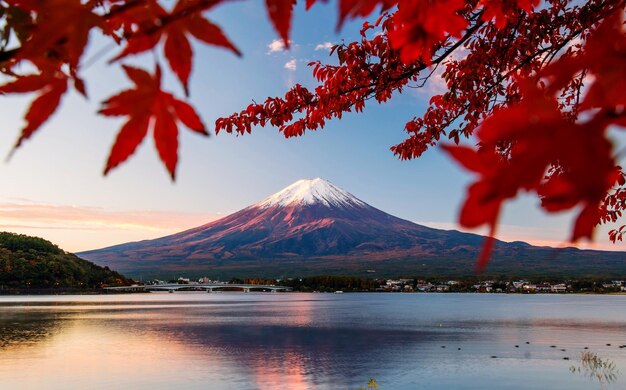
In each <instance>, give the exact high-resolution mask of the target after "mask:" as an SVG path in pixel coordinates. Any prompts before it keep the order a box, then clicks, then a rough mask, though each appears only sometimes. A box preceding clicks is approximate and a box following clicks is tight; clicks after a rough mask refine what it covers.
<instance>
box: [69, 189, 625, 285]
mask: <svg viewBox="0 0 626 390" xmlns="http://www.w3.org/2000/svg"><path fill="white" fill-rule="evenodd" d="M482 241H483V237H481V236H478V235H475V234H467V233H461V232H458V231H446V230H439V229H432V228H429V227H426V226H421V225H418V224H415V223H413V222H410V221H407V220H403V219H400V218H397V217H394V216H392V215H390V214H387V213H385V212H383V211H381V210H379V209H376V208H374V207H372V206H370V205H368V204H367V203H365V202H363V201H362V200H360V199H358V198H357V197H355V196H354V195H352V194H350V193H348V192H346V191H344V190H343V189H341V188H339V187H337V186H335V185H333V184H332V183H330V182H328V181H326V180H323V179H320V178H317V179H311V180H299V181H297V182H295V183H293V184H291V185H290V186H288V187H286V188H284V189H283V190H281V191H279V192H277V193H275V194H274V195H271V196H269V197H267V198H265V199H263V200H262V201H260V202H259V203H256V204H254V205H251V206H249V207H246V208H245V209H242V210H240V211H238V212H236V213H233V214H231V215H229V216H227V217H224V218H222V219H219V220H217V221H213V222H210V223H208V224H206V225H203V226H199V227H197V228H193V229H190V230H187V231H183V232H181V233H177V234H173V235H170V236H166V237H162V238H158V239H154V240H146V241H140V242H131V243H127V244H121V245H116V246H112V247H108V248H104V249H98V250H93V251H88V252H83V253H80V254H79V255H80V256H81V257H84V258H86V259H88V260H91V261H93V262H95V263H97V264H101V265H107V266H109V267H111V268H112V269H115V270H118V271H121V272H126V273H129V274H130V275H138V274H143V275H147V274H154V275H156V274H165V273H168V272H173V271H177V272H178V271H180V272H198V273H205V274H211V275H214V274H215V272H218V271H219V273H222V274H223V273H224V272H233V274H231V275H230V276H232V275H234V274H240V275H247V276H258V275H259V273H263V274H266V273H267V272H270V270H274V271H275V272H278V273H276V274H274V275H275V276H277V275H285V274H290V273H292V274H294V275H302V274H305V273H309V274H310V273H317V274H320V273H329V272H330V273H354V272H366V271H368V270H369V271H370V272H371V271H376V272H380V271H384V272H387V273H393V272H396V274H398V273H405V274H406V273H407V272H413V273H416V274H417V272H426V271H428V272H430V271H432V272H439V273H448V274H454V273H464V274H469V273H471V272H472V270H473V263H474V261H475V259H476V257H477V255H478V253H479V251H480V248H481V245H482ZM551 251H552V250H551V249H550V248H537V247H532V246H530V245H528V244H526V243H522V242H516V243H503V242H498V244H497V245H496V250H495V252H494V260H495V261H494V262H492V264H495V266H496V269H497V266H498V264H505V263H504V262H503V260H506V259H508V260H509V261H514V262H515V261H517V262H519V261H525V262H528V261H530V262H531V263H533V261H534V260H533V259H536V258H537V256H538V254H539V255H540V257H541V258H542V259H544V260H545V259H546V258H553V257H554V256H553V255H551V254H550V253H552V252H551ZM566 251H567V253H568V256H569V257H570V258H571V257H572V256H573V258H576V259H577V258H579V257H580V254H581V253H592V251H579V250H576V249H567V250H566ZM593 253H596V254H597V253H611V252H593ZM613 253H618V254H620V255H619V259H621V261H622V265H624V264H623V263H624V256H623V254H622V253H620V252H613ZM589 256H590V255H589ZM583 257H584V256H583ZM614 259H615V256H609V260H611V261H613V260H614ZM500 260H502V261H500ZM377 270H378V271H377ZM274 271H272V272H274ZM287 271H290V272H287ZM291 271H293V272H291ZM428 272H427V273H428ZM227 275H228V274H227Z"/></svg>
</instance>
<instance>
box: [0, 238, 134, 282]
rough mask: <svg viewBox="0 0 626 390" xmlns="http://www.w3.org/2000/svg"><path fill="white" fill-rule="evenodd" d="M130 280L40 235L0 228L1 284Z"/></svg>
mask: <svg viewBox="0 0 626 390" xmlns="http://www.w3.org/2000/svg"><path fill="white" fill-rule="evenodd" d="M129 283H131V280H129V279H126V278H125V277H124V276H123V275H120V274H119V273H117V272H115V271H111V270H110V269H109V268H108V267H104V268H103V267H100V266H97V265H95V264H93V263H91V262H89V261H87V260H83V259H81V258H79V257H77V256H76V255H73V254H71V253H66V252H65V251H63V250H62V249H61V248H59V247H58V246H56V245H54V244H52V243H51V242H49V241H46V240H44V239H42V238H38V237H31V236H26V235H22V234H14V233H7V232H0V286H2V287H4V288H57V287H58V288H67V287H71V288H94V287H99V286H102V285H124V284H129Z"/></svg>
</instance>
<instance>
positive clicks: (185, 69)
mask: <svg viewBox="0 0 626 390" xmlns="http://www.w3.org/2000/svg"><path fill="white" fill-rule="evenodd" d="M218 3H219V1H217V0H216V1H199V0H179V1H178V2H177V3H176V6H175V7H174V9H173V10H172V11H171V12H170V13H168V12H167V11H166V10H165V9H163V8H162V7H161V6H160V5H159V4H158V3H157V2H155V1H148V2H146V5H144V6H143V7H136V8H131V9H130V10H129V11H127V12H124V13H121V14H120V15H119V16H118V17H117V18H116V20H118V22H117V24H119V26H122V27H121V28H123V29H125V30H130V31H132V30H133V28H132V27H131V26H137V28H139V31H137V32H134V33H130V34H128V37H127V44H126V47H125V48H124V50H123V51H122V52H121V53H120V54H119V55H118V56H116V57H115V58H114V59H113V61H116V60H119V59H121V58H124V57H126V56H128V55H131V54H139V53H143V52H145V51H148V50H150V49H152V48H154V47H155V46H156V45H157V44H158V43H159V42H160V41H161V39H164V40H165V43H164V47H163V50H164V53H165V57H166V58H167V61H168V63H169V65H170V68H171V69H172V71H173V72H174V73H175V74H176V76H177V77H178V79H179V80H180V82H181V84H182V85H183V87H184V88H185V93H186V94H189V86H188V84H189V75H190V74H191V66H192V59H193V50H192V48H191V44H190V43H189V36H190V35H191V36H193V37H194V38H196V39H198V40H199V41H202V42H204V43H206V44H209V45H215V46H220V47H224V48H226V49H228V50H230V51H232V52H233V53H235V54H236V55H238V56H240V55H241V52H240V51H239V49H237V48H236V47H235V45H233V44H232V43H231V42H230V40H229V39H228V37H227V36H226V35H225V34H224V33H223V32H222V30H221V28H220V27H219V26H217V25H215V24H213V23H211V22H210V21H209V20H207V19H206V18H204V17H203V16H202V15H201V12H202V11H206V10H207V9H209V8H211V7H213V6H215V5H216V4H218ZM111 23H113V26H117V24H116V23H115V21H113V22H111ZM112 28H114V27H112Z"/></svg>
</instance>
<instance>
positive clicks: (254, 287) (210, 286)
mask: <svg viewBox="0 0 626 390" xmlns="http://www.w3.org/2000/svg"><path fill="white" fill-rule="evenodd" d="M104 289H105V290H107V291H111V292H113V291H120V292H121V291H169V292H172V293H173V292H174V291H198V290H204V291H206V292H213V291H221V290H233V289H236V290H241V291H243V292H250V291H271V292H279V291H291V287H287V286H275V285H263V284H225V283H199V284H178V283H176V284H151V285H141V286H122V287H105V288H104Z"/></svg>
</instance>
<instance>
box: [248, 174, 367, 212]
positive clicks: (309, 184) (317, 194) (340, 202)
mask: <svg viewBox="0 0 626 390" xmlns="http://www.w3.org/2000/svg"><path fill="white" fill-rule="evenodd" d="M291 204H299V205H313V204H323V205H324V206H327V207H331V206H338V207H359V206H365V205H366V204H365V202H363V201H361V200H360V199H358V198H357V197H355V196H354V195H352V194H350V193H349V192H347V191H344V190H342V189H341V188H339V187H337V186H335V185H333V184H332V183H330V182H328V181H326V180H324V179H320V178H319V177H318V178H316V179H303V180H298V181H297V182H295V183H293V184H292V185H290V186H288V187H285V188H284V189H283V190H281V191H279V192H277V193H275V194H274V195H271V196H269V197H267V198H265V199H264V200H262V201H261V202H260V203H259V204H258V206H260V207H264V208H266V207H271V206H287V205H291Z"/></svg>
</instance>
